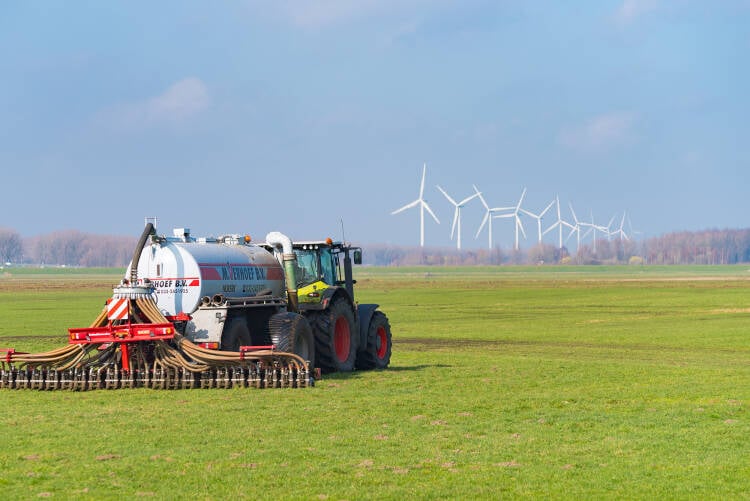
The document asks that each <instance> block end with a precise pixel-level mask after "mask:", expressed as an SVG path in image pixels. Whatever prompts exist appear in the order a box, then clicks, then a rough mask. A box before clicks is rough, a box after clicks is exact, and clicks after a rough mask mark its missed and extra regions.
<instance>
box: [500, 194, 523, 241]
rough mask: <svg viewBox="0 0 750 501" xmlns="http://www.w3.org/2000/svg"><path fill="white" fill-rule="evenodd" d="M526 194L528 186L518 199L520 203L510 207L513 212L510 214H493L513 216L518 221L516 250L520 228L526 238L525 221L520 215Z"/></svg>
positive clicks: (503, 216) (505, 216) (501, 216)
mask: <svg viewBox="0 0 750 501" xmlns="http://www.w3.org/2000/svg"><path fill="white" fill-rule="evenodd" d="M525 196H526V188H524V189H523V192H522V193H521V198H519V199H518V204H516V206H515V207H509V209H510V210H512V211H513V212H511V213H510V214H500V215H498V216H493V217H496V218H509V217H512V218H514V219H515V222H516V243H515V246H514V247H513V248H514V249H515V250H518V248H519V247H518V230H521V233H522V234H523V238H526V232H525V231H524V229H523V223H522V222H521V218H520V217H519V216H518V213H519V212H520V211H521V204H522V203H523V197H525ZM506 210H507V209H506Z"/></svg>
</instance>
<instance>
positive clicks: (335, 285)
mask: <svg viewBox="0 0 750 501" xmlns="http://www.w3.org/2000/svg"><path fill="white" fill-rule="evenodd" d="M293 249H294V253H295V255H296V257H297V260H296V281H297V298H298V310H299V312H300V313H301V314H303V315H304V316H305V317H306V318H307V320H308V322H309V324H310V326H311V327H312V331H313V336H312V337H313V339H314V345H315V350H314V352H315V360H314V362H313V364H314V365H315V366H316V367H319V368H320V369H321V371H322V372H349V371H352V370H354V369H362V370H369V369H384V368H386V367H387V366H388V364H389V363H390V360H391V345H392V343H391V326H390V324H389V323H388V318H387V317H386V316H385V313H383V312H382V311H380V310H378V309H377V308H378V305H377V304H358V303H357V302H356V300H355V296H354V284H355V283H356V280H354V278H353V276H352V262H353V263H354V264H362V249H361V248H359V247H352V246H350V245H348V244H345V243H342V242H333V241H331V240H330V239H327V240H325V241H312V242H294V243H293Z"/></svg>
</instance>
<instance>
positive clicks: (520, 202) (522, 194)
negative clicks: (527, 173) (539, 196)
mask: <svg viewBox="0 0 750 501" xmlns="http://www.w3.org/2000/svg"><path fill="white" fill-rule="evenodd" d="M525 196H526V188H525V187H524V189H523V192H521V198H519V199H518V205H516V210H518V209H520V208H521V204H522V203H523V197H525Z"/></svg>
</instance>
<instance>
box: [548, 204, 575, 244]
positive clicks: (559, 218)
mask: <svg viewBox="0 0 750 501" xmlns="http://www.w3.org/2000/svg"><path fill="white" fill-rule="evenodd" d="M555 202H557V221H555V222H554V223H552V224H551V225H550V226H549V228H547V229H546V230H544V232H543V233H542V235H546V234H547V233H549V232H550V231H552V230H554V229H555V228H557V229H558V231H559V237H558V246H559V248H560V249H562V247H563V238H562V237H563V226H567V227H568V228H570V229H571V230H572V229H573V225H572V224H570V223H569V222H567V221H565V220H564V219H563V218H562V216H561V215H560V197H555Z"/></svg>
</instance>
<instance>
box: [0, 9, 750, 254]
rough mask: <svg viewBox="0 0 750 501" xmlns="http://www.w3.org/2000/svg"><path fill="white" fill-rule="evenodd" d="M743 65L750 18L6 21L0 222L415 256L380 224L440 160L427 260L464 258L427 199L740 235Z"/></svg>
mask: <svg viewBox="0 0 750 501" xmlns="http://www.w3.org/2000/svg"><path fill="white" fill-rule="evenodd" d="M748 54H750V0H726V1H722V2H704V1H690V0H682V1H678V0H674V1H665V0H612V1H601V0H598V1H580V2H557V1H539V2H526V1H501V0H493V1H483V0H460V1H451V0H431V1H427V0H398V1H396V0H379V1H375V0H349V1H347V0H330V1H326V2H323V1H320V2H313V1H305V0H301V1H291V0H279V1H274V2H260V1H244V2H241V1H235V2H197V1H196V2H190V1H174V2H169V1H166V2H76V1H74V2H52V1H50V2H15V3H12V2H4V3H3V4H2V5H1V6H0V67H1V68H2V70H1V74H2V78H1V79H0V109H2V110H3V112H2V115H0V116H1V117H2V119H0V165H1V166H2V180H1V181H0V182H1V183H2V189H1V190H0V226H3V227H10V228H14V229H16V230H18V231H19V232H20V233H21V234H22V235H24V236H31V235H36V234H41V233H46V232H50V231H56V230H62V229H72V228H74V229H79V230H82V231H85V232H92V233H102V234H116V235H131V234H132V235H138V234H139V233H140V228H141V227H142V224H143V218H144V216H157V217H158V218H159V226H160V230H161V231H163V232H169V231H170V228H171V227H177V226H187V227H190V228H192V229H193V232H194V233H195V234H199V235H212V234H213V235H216V234H220V233H245V232H247V233H250V234H251V235H254V236H255V238H256V239H262V238H263V237H264V236H265V234H266V233H267V232H268V231H272V230H277V231H282V232H284V233H287V234H289V235H290V236H291V237H292V238H294V239H310V238H320V237H322V236H327V235H332V236H334V237H338V236H339V235H340V221H341V220H342V219H343V222H344V226H345V229H346V238H347V239H349V240H352V241H355V242H358V243H362V244H366V243H392V244H400V245H416V244H418V242H419V214H418V211H417V210H416V209H413V210H411V211H406V212H403V213H401V214H398V215H395V216H391V215H390V212H391V211H393V210H394V209H396V208H398V207H401V206H402V205H404V204H406V203H407V202H410V201H412V200H414V199H415V198H416V197H417V195H418V189H419V180H420V177H421V170H422V165H423V163H425V162H426V163H427V183H426V188H425V198H426V199H427V200H428V202H429V203H430V205H431V206H432V208H433V210H434V211H435V212H436V213H437V215H438V217H439V218H440V221H441V223H442V224H440V225H437V224H435V223H434V222H432V221H428V222H427V223H426V238H425V240H426V244H427V245H429V246H452V245H455V242H452V241H451V240H450V229H451V224H450V223H451V218H452V214H453V209H452V206H451V205H450V204H449V202H448V201H447V200H446V199H445V198H444V197H443V195H442V194H441V193H440V192H438V191H437V189H436V188H435V185H436V184H439V185H441V186H442V187H443V188H445V190H446V191H447V192H448V193H450V194H451V195H452V196H453V197H454V198H456V199H459V198H463V197H465V196H467V195H469V194H471V193H472V191H473V188H472V184H476V185H477V186H478V187H479V189H480V190H482V192H483V194H484V197H485V198H486V199H487V201H488V202H489V204H490V205H492V206H507V205H513V204H515V203H516V202H517V199H518V197H519V196H520V193H521V190H522V189H523V188H524V187H526V188H527V189H528V192H527V196H526V199H525V201H524V204H523V206H524V207H525V208H526V209H528V210H530V211H532V212H539V211H540V210H541V209H542V208H544V206H545V205H546V204H547V203H548V202H549V201H551V200H552V199H554V197H555V196H559V197H560V201H561V204H562V206H563V217H564V218H566V219H571V216H570V211H569V209H568V204H569V203H572V204H573V206H574V208H575V210H576V212H577V215H578V217H579V219H583V218H584V217H585V218H588V217H590V213H591V212H593V215H594V218H595V220H596V222H597V223H603V224H606V223H607V222H608V220H609V219H610V218H611V217H612V216H616V217H617V218H619V217H620V216H621V215H622V213H623V211H627V213H628V215H629V217H630V220H631V221H632V226H633V227H634V229H636V230H638V231H640V232H641V233H640V236H641V237H649V236H655V235H659V234H662V233H665V232H670V231H678V230H701V229H706V228H745V227H748V216H747V214H748V209H749V208H750V202H749V201H748V197H747V195H746V191H747V181H748V179H750V148H748V143H750V133H749V132H750V120H748V116H750V99H748V96H747V92H748V91H747V89H750V64H748ZM482 216H483V208H482V206H481V204H480V203H479V202H477V200H474V201H473V202H471V203H469V204H467V206H466V208H465V209H464V212H463V236H462V244H463V247H464V248H472V247H474V248H478V247H486V246H487V245H488V240H487V235H486V234H483V235H481V236H480V237H479V239H475V238H474V234H475V232H476V230H477V228H478V227H479V223H480V222H481V219H482ZM553 219H554V218H552V217H548V218H546V220H545V222H544V224H545V226H547V225H548V224H551V222H552V221H553ZM524 224H525V228H526V230H527V231H528V232H529V233H530V239H529V240H527V241H524V242H522V244H521V245H522V246H529V245H531V244H533V243H535V239H534V237H533V232H534V228H535V224H536V223H535V222H534V221H533V220H530V219H528V218H527V219H525V220H524ZM494 232H495V237H496V239H495V240H496V243H497V244H498V245H501V246H509V245H510V244H511V242H512V235H513V233H512V224H511V223H510V221H509V220H495V227H494ZM548 237H550V238H549V242H550V243H552V241H553V238H552V236H551V235H548Z"/></svg>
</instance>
